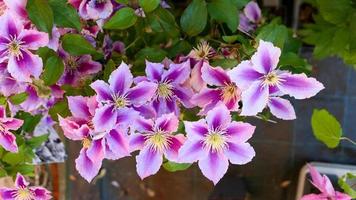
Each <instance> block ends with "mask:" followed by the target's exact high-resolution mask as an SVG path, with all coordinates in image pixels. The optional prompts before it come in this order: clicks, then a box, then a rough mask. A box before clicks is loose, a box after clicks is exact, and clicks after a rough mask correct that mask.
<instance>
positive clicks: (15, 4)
mask: <svg viewBox="0 0 356 200" xmlns="http://www.w3.org/2000/svg"><path fill="white" fill-rule="evenodd" d="M3 1H4V3H5V5H6V7H7V8H8V9H9V11H10V12H11V13H12V14H13V15H16V16H17V17H20V18H21V19H22V20H27V11H26V4H27V0H3Z"/></svg>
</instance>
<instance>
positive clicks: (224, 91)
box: [192, 64, 241, 115]
mask: <svg viewBox="0 0 356 200" xmlns="http://www.w3.org/2000/svg"><path fill="white" fill-rule="evenodd" d="M201 72H202V78H203V80H204V82H206V83H207V84H208V85H209V86H213V87H214V88H204V89H202V90H201V91H200V92H199V93H198V94H196V95H194V96H193V98H192V102H193V103H194V104H195V105H198V106H199V107H201V108H203V109H202V111H201V112H200V114H202V115H205V114H206V113H207V112H208V111H209V110H211V109H212V108H214V107H215V106H216V105H217V104H218V103H219V102H223V103H224V104H225V106H226V107H227V108H228V109H229V110H230V111H238V110H239V105H238V103H239V101H240V97H241V96H240V95H241V91H240V89H239V88H238V87H236V85H235V84H234V83H233V82H232V81H231V80H230V77H229V76H228V75H227V73H226V72H225V70H224V69H222V68H221V67H211V66H209V65H208V64H205V65H203V67H202V69H201Z"/></svg>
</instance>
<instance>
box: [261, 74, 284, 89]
mask: <svg viewBox="0 0 356 200" xmlns="http://www.w3.org/2000/svg"><path fill="white" fill-rule="evenodd" d="M263 79H264V80H263V85H265V86H275V85H278V84H279V82H280V81H281V80H280V78H279V77H278V76H277V74H276V73H275V72H270V73H268V74H267V75H265V76H264V77H263Z"/></svg>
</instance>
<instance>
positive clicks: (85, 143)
mask: <svg viewBox="0 0 356 200" xmlns="http://www.w3.org/2000/svg"><path fill="white" fill-rule="evenodd" d="M82 143H83V148H85V149H87V148H89V147H90V145H91V141H90V139H89V138H84V139H83V140H82Z"/></svg>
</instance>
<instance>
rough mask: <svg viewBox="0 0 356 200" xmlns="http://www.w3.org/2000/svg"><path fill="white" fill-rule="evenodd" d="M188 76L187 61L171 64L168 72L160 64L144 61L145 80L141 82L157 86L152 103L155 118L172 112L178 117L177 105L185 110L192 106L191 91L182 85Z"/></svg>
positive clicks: (188, 66)
mask: <svg viewBox="0 0 356 200" xmlns="http://www.w3.org/2000/svg"><path fill="white" fill-rule="evenodd" d="M189 74H190V64H189V61H186V62H184V63H180V64H175V63H171V64H170V65H169V69H168V70H166V69H164V65H163V64H161V63H152V62H148V61H146V75H147V78H143V80H146V81H149V82H151V83H154V84H155V85H156V86H157V90H156V91H155V97H154V99H153V102H152V106H153V108H154V110H155V112H156V113H157V116H160V115H162V114H169V113H172V112H173V113H175V114H176V115H179V106H178V103H182V104H183V106H184V107H186V108H191V107H193V106H194V105H193V104H192V103H191V102H190V98H191V96H193V91H192V90H191V89H190V88H188V87H185V86H184V85H183V83H185V82H186V81H187V80H188V78H189Z"/></svg>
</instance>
